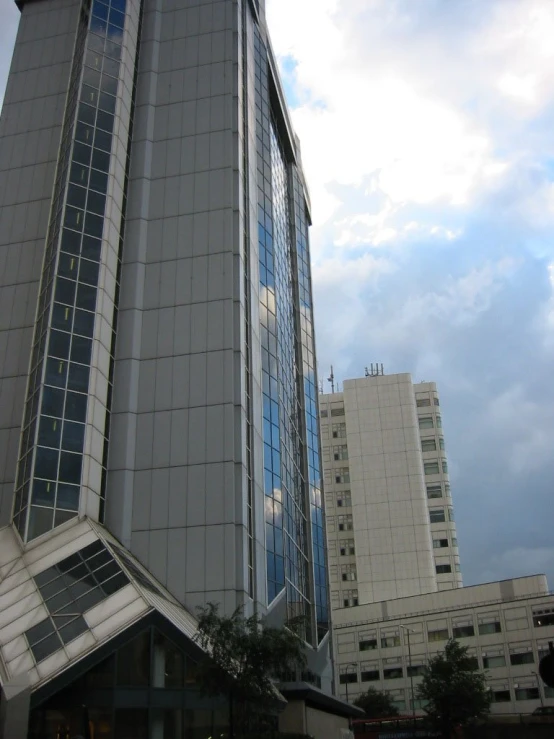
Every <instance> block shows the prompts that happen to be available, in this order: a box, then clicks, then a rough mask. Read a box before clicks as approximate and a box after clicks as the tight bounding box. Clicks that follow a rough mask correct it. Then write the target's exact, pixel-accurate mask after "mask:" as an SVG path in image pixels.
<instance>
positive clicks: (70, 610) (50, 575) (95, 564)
mask: <svg viewBox="0 0 554 739" xmlns="http://www.w3.org/2000/svg"><path fill="white" fill-rule="evenodd" d="M34 580H35V584H36V586H37V587H38V589H39V592H40V594H41V595H42V598H43V599H44V604H45V606H46V609H47V610H48V613H49V614H50V616H49V617H48V618H45V619H44V620H43V621H40V622H39V623H38V624H36V625H35V626H32V627H31V628H30V629H28V630H27V631H26V632H25V636H26V637H27V641H28V643H29V646H30V648H31V651H32V652H33V656H34V658H35V661H36V662H37V663H38V662H40V661H41V660H43V659H46V657H49V656H50V655H51V654H53V653H54V652H56V651H57V650H58V649H60V648H61V647H62V644H68V643H69V642H70V641H73V639H75V638H76V637H78V636H79V635H80V634H82V633H84V632H85V631H87V630H88V626H87V624H86V621H85V619H84V618H83V614H84V613H85V612H86V611H88V610H89V609H90V608H92V607H93V606H95V605H97V604H98V603H100V602H101V601H103V600H104V599H105V598H107V597H109V596H110V595H113V594H114V593H116V592H117V591H118V590H120V589H121V588H122V587H124V586H125V585H127V583H128V582H129V580H128V578H127V577H126V575H125V574H124V573H123V572H122V571H121V568H120V567H119V565H118V564H117V562H116V561H115V560H114V558H113V557H112V555H111V554H110V552H109V551H108V550H107V549H106V547H105V546H104V545H103V544H102V542H100V541H95V542H93V543H92V544H89V545H88V546H86V547H84V548H83V549H81V550H80V551H78V552H76V553H75V554H71V555H70V556H69V557H66V558H65V559H63V560H62V561H61V562H58V564H56V565H54V566H53V567H49V568H48V569H47V570H44V571H43V572H40V573H39V574H38V575H36V576H35V578H34Z"/></svg>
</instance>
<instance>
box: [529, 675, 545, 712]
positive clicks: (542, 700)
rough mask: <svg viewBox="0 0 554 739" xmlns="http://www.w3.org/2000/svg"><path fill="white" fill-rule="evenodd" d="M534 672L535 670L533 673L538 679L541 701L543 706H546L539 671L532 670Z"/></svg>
mask: <svg viewBox="0 0 554 739" xmlns="http://www.w3.org/2000/svg"><path fill="white" fill-rule="evenodd" d="M532 672H533V675H534V676H535V680H536V681H537V689H538V691H539V698H540V701H541V706H543V707H544V698H543V697H542V691H541V681H540V677H539V673H538V672H535V670H532Z"/></svg>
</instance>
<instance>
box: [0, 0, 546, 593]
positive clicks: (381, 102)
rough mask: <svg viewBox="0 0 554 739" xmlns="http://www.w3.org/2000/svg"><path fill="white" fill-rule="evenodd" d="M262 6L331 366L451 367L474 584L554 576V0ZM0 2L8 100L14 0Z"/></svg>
mask: <svg viewBox="0 0 554 739" xmlns="http://www.w3.org/2000/svg"><path fill="white" fill-rule="evenodd" d="M266 4H267V14H268V21H269V26H270V30H271V35H272V41H273V46H274V49H275V52H276V54H277V56H278V60H279V63H280V66H281V70H282V74H283V77H284V83H285V89H286V94H287V98H288V101H289V105H290V107H291V112H292V119H293V123H294V127H295V129H296V131H297V133H298V135H299V136H300V139H301V142H302V158H303V162H304V167H305V170H306V175H307V179H308V183H309V187H310V192H311V200H312V214H313V226H312V229H311V244H312V261H313V278H314V301H315V318H316V336H317V350H318V362H319V373H320V377H321V378H322V379H325V378H327V376H328V374H329V367H330V365H331V364H332V365H333V367H334V371H335V376H336V378H337V379H338V380H339V382H342V381H343V380H344V379H348V378H353V377H360V376H362V375H363V374H364V369H365V367H366V366H368V365H369V364H370V363H371V362H379V363H381V362H382V363H383V364H384V368H385V372H386V373H393V372H410V373H411V374H412V376H413V379H414V381H416V382H417V381H422V380H425V381H435V382H437V384H438V388H439V392H440V397H441V406H442V417H443V426H444V435H445V441H446V447H447V453H448V459H449V469H450V476H451V484H452V493H453V498H454V506H455V513H456V520H457V527H458V541H459V544H460V554H461V562H462V574H463V576H464V583H465V584H466V585H471V584H475V583H479V582H486V581H490V580H496V579H502V578H508V577H515V576H521V575H526V574H534V573H537V572H544V573H546V574H547V575H548V577H549V581H550V585H551V587H554V537H553V533H552V532H553V530H554V494H553V493H554V454H553V453H552V448H553V446H554V392H553V372H552V367H553V360H554V238H553V237H554V233H553V230H554V44H553V43H552V39H553V38H554V3H553V2H552V0H266ZM0 18H1V21H2V22H1V23H0V104H1V100H2V96H3V90H4V86H5V81H6V77H7V73H8V67H9V60H10V57H11V51H12V48H13V43H14V40H15V32H16V28H17V19H18V11H17V9H16V7H15V4H14V3H13V2H12V0H0ZM329 389H330V388H329V385H328V384H327V383H326V382H325V390H326V391H328V390H329Z"/></svg>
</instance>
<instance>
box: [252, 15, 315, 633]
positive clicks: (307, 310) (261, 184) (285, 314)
mask: <svg viewBox="0 0 554 739" xmlns="http://www.w3.org/2000/svg"><path fill="white" fill-rule="evenodd" d="M254 41H255V46H254V48H255V61H256V66H255V74H256V78H255V84H256V120H257V128H256V134H257V146H258V166H257V169H258V244H259V268H260V324H261V326H260V333H261V341H262V380H263V424H264V426H263V438H264V489H265V521H266V547H267V584H268V601H269V602H271V601H272V600H273V599H274V598H275V597H276V596H277V595H278V594H279V593H280V592H281V591H282V590H283V588H284V587H286V599H287V618H294V617H297V616H308V622H309V623H311V619H312V601H313V598H314V596H313V595H312V593H314V589H315V604H316V605H317V616H316V618H317V622H318V624H319V628H318V631H319V636H320V638H321V636H323V634H324V633H326V632H327V630H328V627H327V589H326V587H327V586H326V564H325V547H324V540H323V513H322V502H321V481H320V474H321V473H320V466H319V465H320V460H319V430H318V425H317V397H316V387H317V382H316V378H315V367H314V349H313V329H312V317H311V295H310V289H311V288H310V284H309V255H308V247H307V221H306V204H305V201H304V195H303V190H302V184H301V183H300V181H299V180H298V176H297V174H296V169H295V165H294V164H293V163H291V162H289V161H288V159H287V156H286V154H285V150H284V147H283V145H282V143H281V140H280V136H279V126H278V124H277V122H276V121H275V120H274V119H273V114H272V111H271V105H270V103H269V99H270V93H269V89H268V85H269V82H268V60H267V50H266V49H265V47H264V45H263V42H262V40H261V38H260V36H259V33H258V31H257V30H256V31H255V40H254ZM293 232H294V233H296V236H295V237H294V238H293V237H292V234H293ZM297 270H298V274H297ZM297 282H298V286H297ZM298 291H300V292H298ZM300 342H302V345H301V344H300ZM304 395H305V397H304ZM304 407H305V413H304V412H303V411H304ZM304 440H306V443H305V441H304ZM308 477H309V480H310V484H309V489H310V491H311V520H312V532H311V533H312V536H313V539H314V548H313V557H314V562H315V564H314V585H313V586H312V581H311V576H310V560H311V554H312V553H311V552H310V543H309V530H308V516H309V515H310V514H309V508H308V506H309V500H310V498H309V492H308ZM307 638H308V640H309V641H311V636H310V635H309V634H307Z"/></svg>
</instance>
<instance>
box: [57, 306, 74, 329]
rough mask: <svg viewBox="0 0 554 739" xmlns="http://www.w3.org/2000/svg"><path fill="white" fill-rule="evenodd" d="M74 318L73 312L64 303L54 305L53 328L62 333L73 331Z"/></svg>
mask: <svg viewBox="0 0 554 739" xmlns="http://www.w3.org/2000/svg"><path fill="white" fill-rule="evenodd" d="M72 318H73V310H72V309H71V308H70V307H68V306H67V305H62V303H54V309H53V311H52V326H53V327H54V328H59V329H61V330H62V331H71V320H72Z"/></svg>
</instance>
